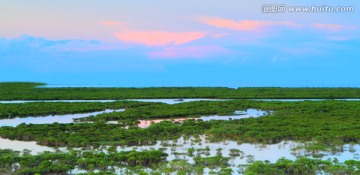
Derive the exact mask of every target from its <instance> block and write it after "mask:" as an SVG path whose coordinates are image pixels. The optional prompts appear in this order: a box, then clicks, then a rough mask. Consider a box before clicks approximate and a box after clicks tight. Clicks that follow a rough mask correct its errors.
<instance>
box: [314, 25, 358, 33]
mask: <svg viewBox="0 0 360 175" xmlns="http://www.w3.org/2000/svg"><path fill="white" fill-rule="evenodd" d="M312 27H314V28H316V29H320V30H327V31H329V32H338V31H342V30H356V29H357V27H356V26H345V25H338V24H320V23H317V24H313V25H312Z"/></svg>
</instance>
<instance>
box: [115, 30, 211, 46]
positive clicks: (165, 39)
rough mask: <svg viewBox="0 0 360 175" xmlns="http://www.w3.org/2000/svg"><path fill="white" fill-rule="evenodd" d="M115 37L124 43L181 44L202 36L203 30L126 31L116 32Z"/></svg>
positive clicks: (204, 34) (148, 44) (203, 34)
mask: <svg viewBox="0 0 360 175" xmlns="http://www.w3.org/2000/svg"><path fill="white" fill-rule="evenodd" d="M115 36H116V37H117V39H119V40H121V41H122V42H125V43H134V44H143V45H147V46H166V45H182V44H185V43H188V42H191V41H194V40H198V39H201V38H204V37H205V36H206V33H203V32H163V31H149V32H141V31H135V32H127V33H116V34H115Z"/></svg>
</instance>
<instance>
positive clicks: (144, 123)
mask: <svg viewBox="0 0 360 175" xmlns="http://www.w3.org/2000/svg"><path fill="white" fill-rule="evenodd" d="M234 114H237V115H230V116H219V115H211V116H201V117H199V118H193V117H190V118H173V119H152V120H139V121H140V123H139V124H138V125H137V126H138V127H140V128H147V127H149V126H150V125H152V124H153V123H159V122H162V121H171V122H180V123H182V122H184V121H185V120H188V119H194V120H199V119H201V120H203V121H210V120H230V119H233V120H235V119H243V118H250V117H260V116H265V115H267V114H268V112H266V111H262V110H258V109H247V110H246V111H235V112H234ZM270 114H271V111H270ZM108 123H109V124H117V123H118V122H117V121H109V122H108Z"/></svg>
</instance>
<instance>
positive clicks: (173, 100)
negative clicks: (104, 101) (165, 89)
mask: <svg viewBox="0 0 360 175" xmlns="http://www.w3.org/2000/svg"><path fill="white" fill-rule="evenodd" d="M127 100H130V101H140V102H155V103H166V104H177V103H184V102H193V101H228V100H230V99H210V98H184V99H127Z"/></svg>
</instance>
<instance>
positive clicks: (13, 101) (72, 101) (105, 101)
mask: <svg viewBox="0 0 360 175" xmlns="http://www.w3.org/2000/svg"><path fill="white" fill-rule="evenodd" d="M115 101H116V100H11V101H0V103H3V104H21V103H39V102H46V103H55V102H66V103H75V102H100V103H108V102H115Z"/></svg>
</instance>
